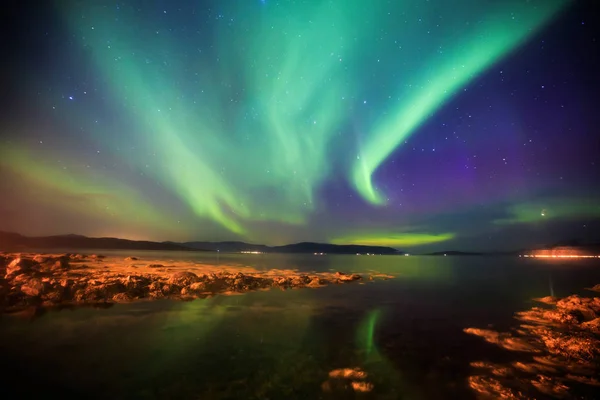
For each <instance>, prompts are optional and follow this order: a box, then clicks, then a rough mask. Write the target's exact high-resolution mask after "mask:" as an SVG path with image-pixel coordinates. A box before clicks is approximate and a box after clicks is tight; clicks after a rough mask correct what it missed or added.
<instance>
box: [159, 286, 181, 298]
mask: <svg viewBox="0 0 600 400" xmlns="http://www.w3.org/2000/svg"><path fill="white" fill-rule="evenodd" d="M161 291H162V293H163V294H164V295H165V296H169V295H173V294H181V286H178V285H172V284H168V283H165V284H164V285H163V286H162V288H161Z"/></svg>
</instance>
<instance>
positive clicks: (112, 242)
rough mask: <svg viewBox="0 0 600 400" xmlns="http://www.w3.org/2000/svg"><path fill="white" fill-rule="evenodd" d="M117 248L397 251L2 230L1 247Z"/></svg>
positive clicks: (394, 252) (0, 235)
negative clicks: (30, 234)
mask: <svg viewBox="0 0 600 400" xmlns="http://www.w3.org/2000/svg"><path fill="white" fill-rule="evenodd" d="M51 248H55V249H116V250H174V251H222V252H224V253H225V252H226V253H239V252H242V251H258V252H261V253H310V254H312V253H327V254H356V253H359V254H367V253H370V254H397V253H398V251H397V250H396V249H393V248H391V247H382V246H359V245H336V244H327V243H311V242H303V243H296V244H288V245H285V246H265V245H262V244H250V243H244V242H235V241H230V242H185V243H177V242H150V241H138V240H127V239H117V238H91V237H86V236H81V235H73V234H70V235H58V236H44V237H27V236H23V235H20V234H18V233H11V232H0V250H25V249H51Z"/></svg>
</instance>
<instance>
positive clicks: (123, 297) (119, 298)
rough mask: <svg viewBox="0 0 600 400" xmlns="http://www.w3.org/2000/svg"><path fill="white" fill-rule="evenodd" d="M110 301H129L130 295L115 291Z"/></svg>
mask: <svg viewBox="0 0 600 400" xmlns="http://www.w3.org/2000/svg"><path fill="white" fill-rule="evenodd" d="M112 301H114V302H117V303H125V302H129V301H131V297H129V295H128V294H127V293H117V294H115V295H114V296H113V297H112Z"/></svg>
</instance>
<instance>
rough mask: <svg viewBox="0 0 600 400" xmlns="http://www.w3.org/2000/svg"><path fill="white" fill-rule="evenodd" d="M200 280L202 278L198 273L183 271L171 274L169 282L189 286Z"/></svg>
mask: <svg viewBox="0 0 600 400" xmlns="http://www.w3.org/2000/svg"><path fill="white" fill-rule="evenodd" d="M199 280H200V278H198V275H196V274H194V273H193V272H189V271H181V272H175V273H174V274H173V275H171V277H170V278H169V283H170V284H174V285H185V286H188V285H191V284H192V283H196V282H198V281H199Z"/></svg>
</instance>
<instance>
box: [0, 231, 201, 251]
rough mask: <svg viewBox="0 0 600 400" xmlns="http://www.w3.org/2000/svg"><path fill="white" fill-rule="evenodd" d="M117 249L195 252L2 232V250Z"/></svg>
mask: <svg viewBox="0 0 600 400" xmlns="http://www.w3.org/2000/svg"><path fill="white" fill-rule="evenodd" d="M51 248H54V249H115V250H169V251H173V250H175V251H194V250H196V251H197V250H199V249H192V248H189V247H185V246H182V245H179V244H176V243H166V242H165V243H160V242H150V241H140V240H127V239H117V238H91V237H86V236H81V235H73V234H70V235H57V236H43V237H27V236H23V235H20V234H18V233H11V232H0V249H2V250H5V249H6V250H13V249H14V250H16V249H19V250H21V249H23V250H24V249H51Z"/></svg>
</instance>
